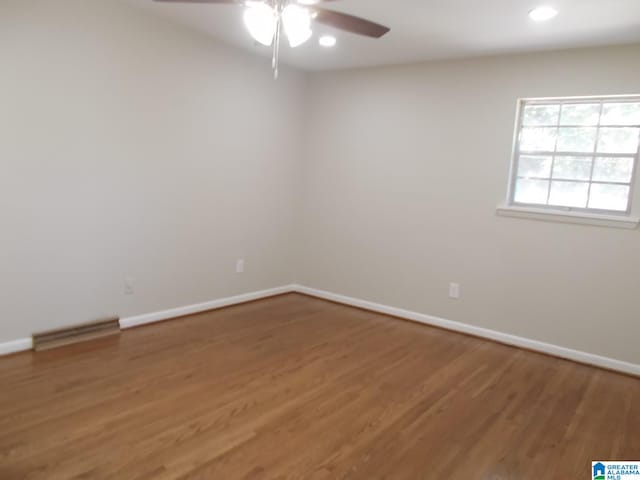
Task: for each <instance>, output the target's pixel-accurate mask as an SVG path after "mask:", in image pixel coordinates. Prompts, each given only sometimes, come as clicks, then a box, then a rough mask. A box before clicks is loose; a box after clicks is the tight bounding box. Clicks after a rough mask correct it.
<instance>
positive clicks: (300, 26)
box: [282, 4, 312, 48]
mask: <svg viewBox="0 0 640 480" xmlns="http://www.w3.org/2000/svg"><path fill="white" fill-rule="evenodd" d="M282 25H283V27H284V32H285V33H286V34H287V38H288V39H289V45H291V48H295V47H298V46H300V45H302V44H303V43H305V42H306V41H307V40H309V39H310V38H311V34H312V31H311V13H310V12H309V10H307V9H306V8H303V7H300V6H298V5H293V4H290V5H287V6H286V7H285V9H284V10H283V11H282Z"/></svg>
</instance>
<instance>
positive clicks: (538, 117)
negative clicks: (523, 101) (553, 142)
mask: <svg viewBox="0 0 640 480" xmlns="http://www.w3.org/2000/svg"><path fill="white" fill-rule="evenodd" d="M559 114H560V105H527V106H526V107H524V114H523V116H522V124H523V125H549V126H551V125H557V123H558V115H559Z"/></svg>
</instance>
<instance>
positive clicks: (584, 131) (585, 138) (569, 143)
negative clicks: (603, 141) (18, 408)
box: [558, 127, 598, 153]
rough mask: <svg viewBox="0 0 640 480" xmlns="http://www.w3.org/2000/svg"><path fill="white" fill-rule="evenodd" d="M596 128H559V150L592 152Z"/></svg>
mask: <svg viewBox="0 0 640 480" xmlns="http://www.w3.org/2000/svg"><path fill="white" fill-rule="evenodd" d="M597 132H598V129H597V128H587V127H579V128H567V127H565V128H561V129H560V130H559V133H558V151H559V152H587V153H588V152H593V151H594V149H595V146H596V134H597Z"/></svg>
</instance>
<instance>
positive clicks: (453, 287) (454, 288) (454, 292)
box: [449, 283, 460, 300]
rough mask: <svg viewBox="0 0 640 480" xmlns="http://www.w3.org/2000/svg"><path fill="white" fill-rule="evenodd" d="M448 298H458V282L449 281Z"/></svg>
mask: <svg viewBox="0 0 640 480" xmlns="http://www.w3.org/2000/svg"><path fill="white" fill-rule="evenodd" d="M449 298H454V299H456V300H457V299H458V298H460V284H459V283H450V284H449Z"/></svg>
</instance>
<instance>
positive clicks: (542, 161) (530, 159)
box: [518, 155, 551, 178]
mask: <svg viewBox="0 0 640 480" xmlns="http://www.w3.org/2000/svg"><path fill="white" fill-rule="evenodd" d="M518 176H519V177H544V178H549V177H550V176H551V157H550V156H542V155H537V156H532V155H523V156H521V157H520V160H519V161H518Z"/></svg>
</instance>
